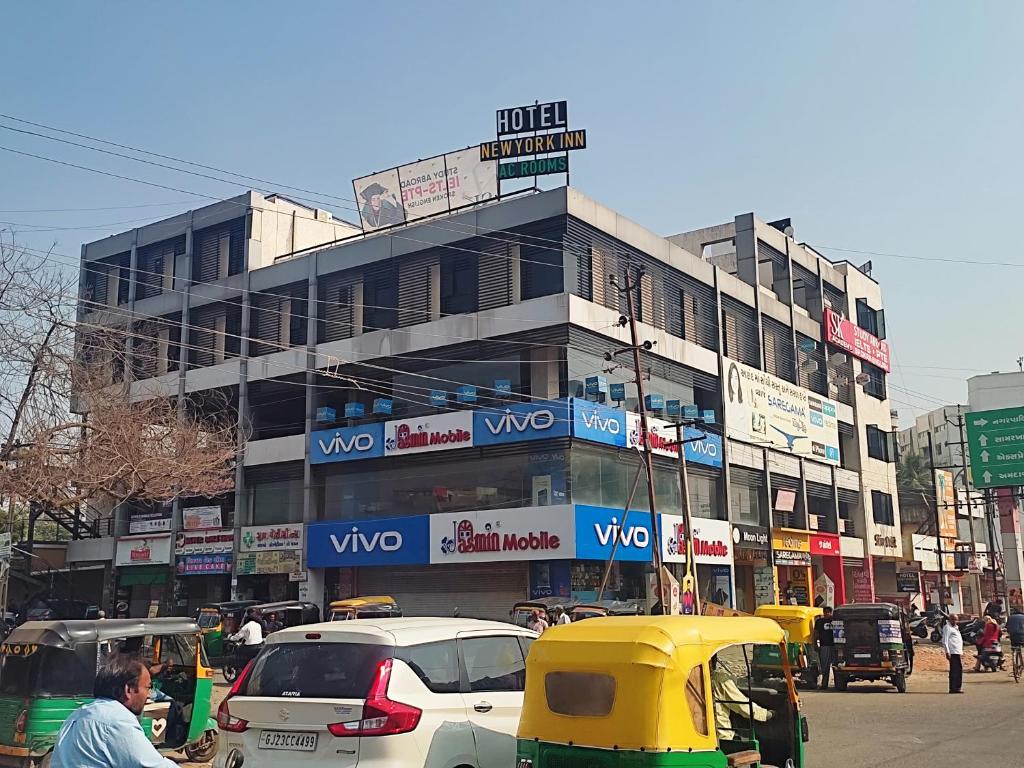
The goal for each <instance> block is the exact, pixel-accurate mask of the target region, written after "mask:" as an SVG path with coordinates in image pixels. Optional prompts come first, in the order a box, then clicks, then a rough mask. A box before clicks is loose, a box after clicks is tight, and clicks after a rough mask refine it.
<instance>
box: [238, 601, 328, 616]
mask: <svg viewBox="0 0 1024 768" xmlns="http://www.w3.org/2000/svg"><path fill="white" fill-rule="evenodd" d="M250 607H252V608H255V609H256V610H257V611H260V612H261V613H274V612H275V611H295V610H302V611H308V610H310V609H311V608H316V605H315V604H313V603H304V602H302V601H301V600H280V601H278V602H276V603H260V604H258V605H253V606H250Z"/></svg>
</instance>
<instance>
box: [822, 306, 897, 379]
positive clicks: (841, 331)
mask: <svg viewBox="0 0 1024 768" xmlns="http://www.w3.org/2000/svg"><path fill="white" fill-rule="evenodd" d="M825 341H827V342H828V343H829V344H831V345H832V346H833V347H836V348H837V349H841V350H843V351H844V352H849V353H850V354H851V355H853V356H854V357H856V358H859V359H861V360H864V361H865V362H868V363H871V364H872V365H875V366H878V367H879V368H881V369H882V370H883V371H885V372H886V373H889V372H890V371H891V370H892V363H891V362H890V360H889V343H888V342H886V341H882V340H881V339H879V338H876V337H875V336H873V335H871V334H870V333H868V332H867V331H865V330H864V329H863V328H861V327H860V326H859V325H857V324H856V323H853V322H851V321H849V320H847V319H846V318H845V317H843V316H842V315H840V314H839V313H838V312H833V311H832V310H831V309H829V308H828V307H825Z"/></svg>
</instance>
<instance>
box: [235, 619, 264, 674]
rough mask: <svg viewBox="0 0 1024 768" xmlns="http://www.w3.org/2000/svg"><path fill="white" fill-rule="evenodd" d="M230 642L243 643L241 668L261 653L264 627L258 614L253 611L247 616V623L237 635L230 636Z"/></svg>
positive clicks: (239, 650) (240, 654)
mask: <svg viewBox="0 0 1024 768" xmlns="http://www.w3.org/2000/svg"><path fill="white" fill-rule="evenodd" d="M228 640H231V641H232V642H235V643H237V642H241V643H242V646H241V647H240V648H239V649H238V657H239V664H238V666H239V667H243V666H245V665H246V664H248V663H249V661H250V660H251V659H252V658H254V657H255V656H256V654H257V653H259V651H260V648H262V647H263V625H262V624H260V623H259V621H257V619H256V614H255V613H252V612H251V611H250V612H249V613H248V614H246V617H245V623H244V624H243V625H242V628H241V629H239V630H238V631H237V632H235V634H233V635H228Z"/></svg>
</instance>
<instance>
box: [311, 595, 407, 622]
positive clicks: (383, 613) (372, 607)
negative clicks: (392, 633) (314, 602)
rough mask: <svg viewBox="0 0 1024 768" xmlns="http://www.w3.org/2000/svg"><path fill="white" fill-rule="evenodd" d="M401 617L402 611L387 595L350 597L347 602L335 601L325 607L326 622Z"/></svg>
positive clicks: (393, 599)
mask: <svg viewBox="0 0 1024 768" xmlns="http://www.w3.org/2000/svg"><path fill="white" fill-rule="evenodd" d="M401 616H402V609H401V608H399V607H398V603H396V602H395V598H393V597H388V596H387V595H372V596H367V597H350V598H348V599H347V600H335V601H334V602H333V603H331V604H330V605H329V606H327V620H328V621H348V620H350V619H390V618H401Z"/></svg>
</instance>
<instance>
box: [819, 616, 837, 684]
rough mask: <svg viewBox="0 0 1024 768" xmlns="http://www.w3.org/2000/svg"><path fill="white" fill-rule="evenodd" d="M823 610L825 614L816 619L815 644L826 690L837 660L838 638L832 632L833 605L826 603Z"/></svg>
mask: <svg viewBox="0 0 1024 768" xmlns="http://www.w3.org/2000/svg"><path fill="white" fill-rule="evenodd" d="M822 610H823V614H822V615H821V616H819V617H818V618H817V619H815V620H814V645H815V647H816V648H817V649H818V663H819V665H820V666H821V689H822V690H825V689H826V688H828V679H829V677H830V676H831V675H832V665H833V664H835V661H836V639H835V635H834V634H833V632H832V606H831V605H826V606H825V607H824V608H823V609H822Z"/></svg>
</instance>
